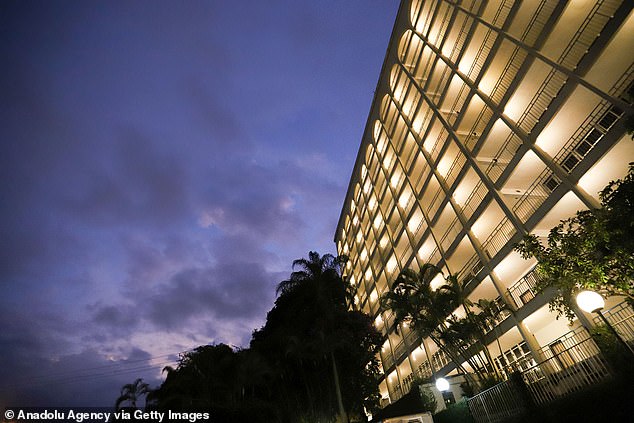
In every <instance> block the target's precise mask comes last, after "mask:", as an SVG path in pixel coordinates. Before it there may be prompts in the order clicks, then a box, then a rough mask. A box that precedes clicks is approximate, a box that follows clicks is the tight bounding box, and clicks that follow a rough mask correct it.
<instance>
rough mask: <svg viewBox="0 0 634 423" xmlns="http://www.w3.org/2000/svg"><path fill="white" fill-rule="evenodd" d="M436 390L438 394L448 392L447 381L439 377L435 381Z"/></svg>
mask: <svg viewBox="0 0 634 423" xmlns="http://www.w3.org/2000/svg"><path fill="white" fill-rule="evenodd" d="M436 389H438V390H439V391H440V392H446V391H448V390H449V381H448V380H447V379H445V378H444V377H439V378H438V379H436Z"/></svg>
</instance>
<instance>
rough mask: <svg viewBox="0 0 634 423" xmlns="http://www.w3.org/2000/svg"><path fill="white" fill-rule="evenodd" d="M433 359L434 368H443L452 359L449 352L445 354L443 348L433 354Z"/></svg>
mask: <svg viewBox="0 0 634 423" xmlns="http://www.w3.org/2000/svg"><path fill="white" fill-rule="evenodd" d="M431 361H432V362H433V363H434V368H436V369H442V368H443V367H445V366H446V365H447V364H449V362H450V361H451V359H450V358H449V357H448V356H447V354H445V352H444V351H443V350H438V351H436V352H435V353H434V355H432V357H431Z"/></svg>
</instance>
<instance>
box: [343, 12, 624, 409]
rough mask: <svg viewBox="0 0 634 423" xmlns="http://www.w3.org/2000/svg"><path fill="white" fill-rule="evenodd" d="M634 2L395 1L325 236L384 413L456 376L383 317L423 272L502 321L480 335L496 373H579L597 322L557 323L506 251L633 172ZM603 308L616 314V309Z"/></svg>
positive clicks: (522, 263) (528, 275) (527, 265)
mask: <svg viewBox="0 0 634 423" xmlns="http://www.w3.org/2000/svg"><path fill="white" fill-rule="evenodd" d="M633 5H634V2H629V1H617V0H615V1H610V0H606V1H589V0H569V1H555V0H541V1H540V0H534V1H527V0H524V1H521V0H518V1H514V0H490V1H484V0H464V1H459V0H403V1H402V2H401V5H400V8H399V12H398V15H397V18H396V22H395V26H394V29H393V32H392V36H391V39H390V43H389V46H388V50H387V54H386V57H385V61H384V64H383V68H382V71H381V75H380V78H379V82H378V86H377V89H376V92H375V97H374V100H373V103H372V106H371V110H370V114H369V118H368V121H367V124H366V127H365V132H364V135H363V138H362V141H361V147H360V150H359V153H358V156H357V160H356V163H355V167H354V170H353V173H352V177H351V181H350V185H349V188H348V192H347V196H346V199H345V203H344V206H343V210H342V213H341V216H340V219H339V224H338V227H337V230H336V234H335V242H336V245H337V250H338V254H340V255H343V254H345V255H347V256H349V258H350V260H349V263H348V265H347V268H346V274H347V276H348V278H349V279H350V281H351V283H352V284H354V286H355V288H356V302H357V305H358V307H360V308H361V309H362V310H364V311H365V312H367V313H369V314H370V315H372V316H373V317H374V318H375V319H376V320H375V324H376V326H377V328H379V329H380V330H381V331H382V332H383V333H384V335H385V344H384V345H383V349H382V351H381V356H380V359H381V362H382V369H383V372H384V374H383V376H382V378H381V380H380V384H379V388H380V391H381V394H382V396H383V398H384V400H385V401H386V402H387V401H395V400H397V399H398V398H400V397H401V396H402V395H403V394H405V393H407V392H408V390H409V386H410V385H411V383H412V381H413V380H414V379H415V378H417V377H429V376H430V375H431V373H432V371H433V372H434V374H435V375H437V374H443V375H444V374H451V372H452V371H455V370H454V369H453V366H452V364H451V363H450V362H449V360H447V358H446V357H444V356H443V355H442V354H439V351H438V350H437V347H436V346H435V345H434V343H433V342H431V341H430V340H429V339H420V338H419V337H417V336H416V334H414V333H413V332H410V331H408V330H407V328H401V330H395V328H394V325H393V320H392V317H391V316H390V312H389V311H386V312H381V310H380V308H379V298H380V296H381V295H382V294H383V293H385V292H386V291H387V290H388V289H389V287H390V285H391V284H392V282H393V281H394V280H395V279H396V277H397V275H398V273H399V272H400V271H401V270H402V269H405V268H413V269H418V268H419V267H420V266H421V265H422V264H424V263H433V264H436V265H438V266H439V267H440V268H442V269H443V271H444V272H445V274H447V272H450V273H452V274H455V275H459V277H460V279H461V280H464V281H468V284H467V291H468V292H469V299H471V300H473V301H477V300H478V299H480V298H485V299H489V300H496V301H499V302H501V303H504V304H506V305H507V307H508V308H509V309H510V310H512V311H507V312H504V313H502V314H501V316H500V319H499V322H498V325H497V328H496V330H495V331H491V333H490V334H489V335H488V336H489V341H490V344H489V345H488V346H489V350H490V352H491V355H492V356H493V357H495V361H496V364H497V365H498V366H499V367H500V368H502V367H508V366H514V367H517V368H521V369H523V370H529V369H531V368H532V366H534V365H535V364H536V363H540V362H543V361H544V360H548V359H557V362H558V363H559V364H557V365H558V366H560V367H565V366H566V365H568V364H569V363H568V362H569V361H571V360H572V361H574V360H578V358H575V357H568V356H565V355H563V353H562V351H563V350H565V349H567V346H568V345H571V343H575V342H577V341H578V340H579V339H580V337H583V336H586V335H584V334H587V331H585V329H584V326H586V327H588V326H589V325H591V321H592V317H591V316H589V315H586V314H583V312H581V311H580V312H579V313H578V315H577V319H576V320H575V321H574V322H573V324H572V325H569V324H568V322H567V321H566V319H559V320H557V319H555V315H554V314H553V313H551V312H550V311H549V309H548V304H547V303H548V300H549V297H547V296H546V295H536V294H535V291H534V289H533V288H534V283H535V278H536V275H535V273H534V271H533V268H534V266H535V264H536V263H535V261H533V260H523V259H522V258H521V257H520V256H519V254H518V253H516V252H514V251H513V245H514V244H515V243H516V242H518V241H519V240H521V238H522V236H523V235H524V234H526V233H534V234H537V235H539V236H546V235H547V234H548V231H549V230H550V229H551V228H552V227H553V226H556V225H557V224H558V223H559V221H560V220H562V219H565V218H568V217H570V216H572V215H574V213H575V212H576V211H578V210H583V209H587V208H593V207H598V206H599V196H598V192H599V191H600V190H601V189H602V188H603V187H604V186H605V185H607V183H608V182H609V181H611V180H614V179H618V178H620V177H622V176H624V175H625V174H626V173H627V169H628V162H630V161H634V141H632V140H631V139H630V136H629V135H627V134H626V133H625V128H624V125H623V120H624V119H622V117H623V116H624V115H625V114H628V113H631V111H632V108H631V105H630V102H631V97H628V91H630V92H631V91H632V88H631V87H632V81H633V79H634V72H633V69H634V49H633V48H632V41H634V14H633V13H632V6H633ZM610 307H616V308H615V309H614V313H617V312H619V313H620V312H622V311H623V310H621V308H619V307H622V306H619V305H618V304H617V300H616V299H610V300H609V301H608V307H606V310H607V308H610ZM628 312H629V311H628ZM496 338H497V340H496ZM498 342H499V344H498ZM425 349H426V351H425ZM500 352H502V354H500ZM428 357H429V358H430V359H429V360H428ZM430 361H431V363H430ZM553 366H554V365H553Z"/></svg>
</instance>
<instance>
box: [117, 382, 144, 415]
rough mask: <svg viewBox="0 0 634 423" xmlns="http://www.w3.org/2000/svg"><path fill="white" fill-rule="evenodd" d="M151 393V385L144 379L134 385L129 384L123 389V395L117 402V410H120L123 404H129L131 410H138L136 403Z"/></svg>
mask: <svg viewBox="0 0 634 423" xmlns="http://www.w3.org/2000/svg"><path fill="white" fill-rule="evenodd" d="M149 392H150V389H149V385H148V384H147V383H145V382H143V379H137V380H135V381H134V382H133V383H127V384H125V385H123V387H122V388H121V395H119V398H117V401H116V402H115V405H114V406H115V409H117V410H120V409H121V408H120V407H121V404H122V403H124V402H126V401H127V402H128V403H129V404H130V407H131V408H137V407H136V402H137V400H138V399H140V398H141V397H142V396H144V395H147V394H148V393H149Z"/></svg>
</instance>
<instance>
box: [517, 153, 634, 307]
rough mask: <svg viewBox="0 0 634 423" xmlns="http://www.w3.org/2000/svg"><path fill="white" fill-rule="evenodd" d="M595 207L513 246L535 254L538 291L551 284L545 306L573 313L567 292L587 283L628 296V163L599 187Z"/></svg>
mask: <svg viewBox="0 0 634 423" xmlns="http://www.w3.org/2000/svg"><path fill="white" fill-rule="evenodd" d="M600 199H601V205H602V207H601V208H599V209H593V210H584V211H580V212H577V214H576V215H575V216H574V217H571V218H569V219H566V220H563V221H561V223H560V224H559V225H557V226H556V227H554V228H552V229H551V231H550V233H549V235H548V240H547V242H546V244H545V245H544V244H542V243H541V242H540V240H539V238H537V237H536V236H535V235H526V236H525V237H524V239H523V240H522V242H520V243H519V244H518V245H517V246H516V247H515V249H516V250H517V251H519V252H520V254H521V255H522V257H524V258H531V257H534V258H536V259H537V261H538V264H537V272H538V273H539V274H540V275H541V276H542V278H541V280H540V281H539V282H538V283H537V286H536V289H537V291H538V292H543V291H544V290H546V289H548V288H554V289H555V291H556V293H555V295H554V297H553V298H552V299H551V301H550V308H551V310H554V311H556V312H557V314H558V316H561V315H565V316H566V317H568V318H569V319H572V318H574V313H573V311H572V306H573V304H574V303H573V301H574V299H573V297H574V294H575V293H576V292H577V291H578V290H582V289H589V290H594V291H598V292H600V293H602V294H604V295H606V296H612V295H618V296H623V297H625V298H626V299H627V300H628V301H629V302H630V303H632V302H634V283H633V281H634V236H632V234H634V165H633V164H632V163H630V168H629V172H628V174H627V175H626V176H625V177H624V178H623V179H620V180H616V181H612V182H610V183H609V184H608V185H607V186H606V187H605V188H604V189H603V191H601V193H600Z"/></svg>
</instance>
